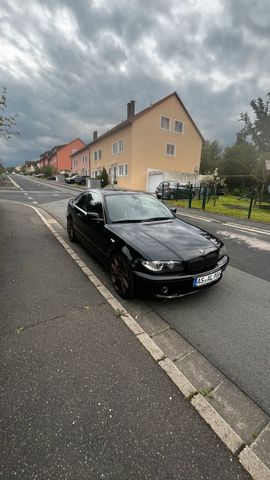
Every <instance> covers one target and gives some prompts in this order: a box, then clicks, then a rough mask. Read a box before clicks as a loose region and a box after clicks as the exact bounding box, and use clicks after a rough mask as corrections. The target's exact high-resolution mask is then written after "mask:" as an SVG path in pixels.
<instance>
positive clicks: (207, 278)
mask: <svg viewBox="0 0 270 480" xmlns="http://www.w3.org/2000/svg"><path fill="white" fill-rule="evenodd" d="M220 277H221V270H218V271H217V272H214V273H210V274H209V275H204V276H203V277H196V278H194V280H193V287H202V286H203V285H207V284H208V283H212V282H215V281H216V280H218V279H219V278H220Z"/></svg>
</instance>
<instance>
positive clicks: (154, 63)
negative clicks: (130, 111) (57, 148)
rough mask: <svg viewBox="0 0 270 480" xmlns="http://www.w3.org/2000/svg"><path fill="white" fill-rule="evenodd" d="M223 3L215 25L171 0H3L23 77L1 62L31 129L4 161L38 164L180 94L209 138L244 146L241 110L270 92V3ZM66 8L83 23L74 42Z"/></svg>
mask: <svg viewBox="0 0 270 480" xmlns="http://www.w3.org/2000/svg"><path fill="white" fill-rule="evenodd" d="M220 4H221V5H223V10H221V13H220V14H219V16H218V17H217V19H216V22H214V21H213V19H212V20H211V22H209V20H208V19H207V16H205V12H203V10H202V9H200V6H199V3H196V2H195V3H194V2H189V1H187V2H185V4H184V5H182V6H181V5H179V2H177V0H169V1H168V2H167V3H166V8H164V2H163V1H162V0H156V1H155V2H150V1H149V2H146V1H145V0H134V1H133V2H126V1H123V0H121V1H119V0H118V1H117V0H111V1H110V2H106V3H105V6H104V5H102V3H101V7H100V8H96V7H95V6H94V5H95V3H94V2H92V3H91V2H86V1H85V0H78V1H76V2H74V1H73V0H43V1H37V0H36V1H34V0H33V1H30V0H28V2H27V1H26V2H24V3H23V4H21V3H20V2H19V0H9V1H7V0H6V1H4V2H2V5H1V7H0V12H2V16H3V21H2V26H3V28H2V33H0V41H1V39H3V38H4V39H5V40H6V41H8V42H9V44H10V45H12V46H15V47H16V48H17V49H18V50H19V51H20V52H21V55H19V57H18V58H17V61H16V64H15V66H16V69H17V70H20V72H21V75H16V73H15V70H14V68H15V67H14V68H13V69H12V68H10V69H6V65H3V64H2V65H1V61H0V75H1V77H2V79H3V80H2V82H3V84H4V85H5V86H6V87H7V89H8V103H9V111H10V112H12V113H15V112H18V113H19V117H18V129H19V130H20V132H21V135H20V137H18V138H16V139H12V140H11V141H10V142H9V143H7V142H4V143H3V145H1V150H2V153H1V156H2V160H4V161H5V163H8V162H9V163H11V164H12V163H13V162H14V161H16V162H17V161H19V160H21V161H25V160H29V159H33V158H36V157H38V156H39V154H40V153H42V152H43V151H44V150H46V149H47V148H51V147H52V146H53V145H55V144H59V143H64V142H67V141H70V140H71V139H72V138H75V137H77V136H79V137H81V138H82V139H83V140H85V141H87V142H88V141H89V140H90V136H91V132H92V131H93V130H94V129H96V128H97V129H98V130H99V132H100V133H103V132H104V131H106V130H107V129H108V128H110V127H111V126H112V125H114V124H116V123H117V122H119V121H121V120H122V119H125V117H126V103H127V102H128V101H129V100H130V99H132V98H133V99H135V100H136V110H137V111H138V110H140V109H142V108H144V107H146V106H147V105H149V104H150V103H152V102H155V101H157V100H159V99H160V98H162V97H164V96H166V95H168V94H169V93H171V92H172V91H174V90H177V91H178V92H179V94H180V96H181V98H182V99H183V101H184V103H185V105H186V107H187V108H188V110H189V111H190V113H191V114H192V116H193V118H194V120H195V121H196V123H197V125H198V127H199V129H200V130H201V131H202V133H203V134H204V136H205V137H206V138H209V139H215V138H216V139H218V140H219V141H221V142H222V143H224V144H230V143H232V142H234V140H235V133H236V131H237V130H238V129H239V123H238V118H239V115H240V112H241V111H247V110H248V105H249V102H250V100H251V99H252V98H256V97H257V96H259V95H261V96H264V94H265V93H266V92H262V91H261V90H260V86H259V81H260V80H261V79H262V78H264V79H266V78H267V76H269V73H270V72H269V69H270V62H269V53H268V43H267V42H266V41H265V40H266V39H268V38H269V30H266V25H268V23H269V22H268V23H267V21H268V20H269V7H268V5H267V3H266V1H265V0H260V1H259V2H257V3H256V4H253V3H252V2H250V1H249V0H248V1H246V0H245V1H244V0H238V1H237V2H234V1H233V0H220ZM206 6H207V2H206ZM37 7H38V8H39V11H37V10H36V8H37ZM175 7H177V9H175ZM247 7H248V8H247ZM205 8H206V7H205ZM255 8H256V10H255ZM46 9H47V10H48V11H49V12H50V15H51V20H49V19H48V18H47V16H46V15H47V14H46V12H47V10H46ZM61 9H66V10H67V11H68V12H70V14H71V15H72V18H73V19H74V25H75V27H74V28H75V30H74V34H73V37H72V36H71V35H70V36H69V35H64V34H63V31H62V30H61V28H59V26H56V25H55V23H54V22H55V16H56V15H57V14H58V15H60V12H61ZM42 11H43V12H44V19H43V18H42V14H41V13H42ZM62 13H63V11H62ZM59 18H61V16H60V17H59ZM5 26H6V27H7V28H4V27H5ZM151 40H154V42H155V43H154V45H153V47H152V46H151V42H150V44H149V45H150V46H148V41H151ZM145 45H147V47H146V46H145ZM27 55H30V56H31V59H32V60H31V62H33V63H34V68H33V63H31V62H30V63H29V62H27V60H26V59H27ZM262 59H263V62H262ZM120 67H121V68H120ZM175 67H176V70H175V71H174V68H175ZM170 69H172V70H171V71H170ZM258 71H260V76H257V72H258ZM166 75H167V77H166ZM223 79H224V81H223ZM46 142H48V143H49V142H51V143H50V144H46Z"/></svg>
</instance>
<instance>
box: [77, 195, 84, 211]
mask: <svg viewBox="0 0 270 480" xmlns="http://www.w3.org/2000/svg"><path fill="white" fill-rule="evenodd" d="M84 202H85V195H81V196H80V197H77V198H76V200H75V205H77V207H79V208H81V209H82V210H85V208H84Z"/></svg>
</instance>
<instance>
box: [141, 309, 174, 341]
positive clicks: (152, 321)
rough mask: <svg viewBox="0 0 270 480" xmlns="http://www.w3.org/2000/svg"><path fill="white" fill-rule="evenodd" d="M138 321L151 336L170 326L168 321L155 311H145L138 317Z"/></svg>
mask: <svg viewBox="0 0 270 480" xmlns="http://www.w3.org/2000/svg"><path fill="white" fill-rule="evenodd" d="M137 322H138V323H139V324H140V325H141V327H142V328H143V329H144V330H145V331H146V333H148V335H150V336H152V335H154V334H156V333H158V332H161V331H162V330H165V329H166V328H169V325H168V323H167V322H165V321H164V320H162V318H160V316H159V315H157V314H156V313H155V312H153V311H151V312H147V313H143V314H142V315H141V316H139V317H138V319H137Z"/></svg>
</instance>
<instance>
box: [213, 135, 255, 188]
mask: <svg viewBox="0 0 270 480" xmlns="http://www.w3.org/2000/svg"><path fill="white" fill-rule="evenodd" d="M219 171H220V174H221V175H226V184H227V186H228V188H229V189H232V188H240V189H241V190H243V191H245V187H248V188H250V187H251V186H252V185H253V184H254V182H255V183H256V180H255V179H254V177H252V175H255V176H257V175H258V152H257V150H256V148H255V147H254V145H251V144H250V143H247V142H236V143H235V144H234V145H233V146H232V147H227V148H225V151H224V155H223V159H222V161H221V163H220V169H219ZM258 176H260V175H258Z"/></svg>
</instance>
